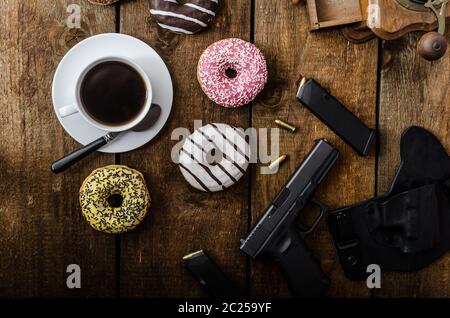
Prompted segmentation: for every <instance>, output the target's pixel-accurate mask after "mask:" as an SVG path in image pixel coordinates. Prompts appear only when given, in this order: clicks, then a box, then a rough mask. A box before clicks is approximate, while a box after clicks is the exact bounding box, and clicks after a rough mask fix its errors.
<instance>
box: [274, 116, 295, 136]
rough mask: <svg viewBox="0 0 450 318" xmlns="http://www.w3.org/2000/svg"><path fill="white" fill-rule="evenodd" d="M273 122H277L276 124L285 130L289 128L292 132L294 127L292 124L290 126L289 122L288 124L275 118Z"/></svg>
mask: <svg viewBox="0 0 450 318" xmlns="http://www.w3.org/2000/svg"><path fill="white" fill-rule="evenodd" d="M275 124H277V125H278V126H280V127H281V128H284V129H286V130H289V131H290V132H291V133H294V132H295V130H296V128H295V127H294V126H292V125H291V124H288V123H286V122H284V121H282V120H281V119H277V120H275Z"/></svg>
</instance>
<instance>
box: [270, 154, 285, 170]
mask: <svg viewBox="0 0 450 318" xmlns="http://www.w3.org/2000/svg"><path fill="white" fill-rule="evenodd" d="M286 158H287V155H282V156H281V157H280V158H278V159H276V160H274V161H272V162H271V163H270V165H269V169H270V170H276V169H277V168H278V167H279V166H280V165H281V164H282V163H283V162H284V161H285V160H286Z"/></svg>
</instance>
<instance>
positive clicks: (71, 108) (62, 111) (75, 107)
mask: <svg viewBox="0 0 450 318" xmlns="http://www.w3.org/2000/svg"><path fill="white" fill-rule="evenodd" d="M105 62H121V63H124V64H127V65H128V66H130V67H132V68H133V69H134V70H135V71H136V72H137V73H139V75H140V76H141V78H142V79H143V81H144V84H145V88H146V93H147V96H146V99H145V104H144V106H143V107H142V110H141V112H140V113H139V114H138V115H137V116H136V117H135V118H134V119H133V120H132V121H130V122H127V123H126V124H124V125H120V126H117V125H115V126H112V125H111V126H110V125H105V124H104V123H101V122H99V121H97V120H96V119H95V118H92V117H91V116H90V115H89V113H88V112H87V111H86V110H85V109H84V106H83V103H82V101H81V85H82V83H83V80H84V77H85V76H86V74H87V73H88V72H89V71H90V70H91V69H92V68H93V67H95V66H97V65H99V64H101V63H105ZM151 106H152V85H151V82H150V79H149V77H148V75H147V74H146V73H145V71H144V70H143V69H142V67H140V66H139V65H138V64H137V63H136V62H134V61H132V60H130V59H129V58H124V57H119V56H114V57H103V58H100V59H97V60H95V61H93V62H91V63H90V64H89V65H87V66H86V67H85V68H84V69H83V70H82V71H81V72H80V74H79V76H78V78H77V81H76V85H75V91H74V102H73V103H71V104H69V105H66V106H63V107H60V108H58V113H59V115H60V116H61V117H67V116H71V115H73V114H80V115H81V116H82V117H83V118H84V119H85V120H86V121H87V122H88V123H90V124H91V125H92V126H94V127H96V128H98V129H101V130H104V131H108V132H121V131H126V130H129V129H131V128H133V127H135V126H136V125H137V124H139V123H140V122H141V121H142V120H143V119H144V118H145V116H146V115H147V114H148V112H149V111H150V108H151Z"/></svg>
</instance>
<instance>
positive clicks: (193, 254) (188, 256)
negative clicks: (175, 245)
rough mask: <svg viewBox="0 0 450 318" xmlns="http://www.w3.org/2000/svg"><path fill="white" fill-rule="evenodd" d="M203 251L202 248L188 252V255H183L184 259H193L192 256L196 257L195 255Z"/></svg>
mask: <svg viewBox="0 0 450 318" xmlns="http://www.w3.org/2000/svg"><path fill="white" fill-rule="evenodd" d="M202 252H203V250H200V251H197V252H194V253H191V254H188V255H186V256H183V261H186V260H188V259H191V258H192V257H194V256H195V255H197V254H200V253H202Z"/></svg>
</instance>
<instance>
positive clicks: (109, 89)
mask: <svg viewBox="0 0 450 318" xmlns="http://www.w3.org/2000/svg"><path fill="white" fill-rule="evenodd" d="M80 97H81V102H82V104H83V108H84V110H85V111H86V112H87V113H88V115H89V116H90V117H92V119H94V120H95V121H97V122H99V123H101V124H104V125H108V126H121V125H126V124H127V123H129V122H131V121H133V120H134V119H136V117H137V116H138V115H139V114H140V113H141V112H142V110H143V108H144V106H145V104H146V99H147V87H146V85H145V81H144V79H143V78H142V76H141V75H140V74H139V73H138V72H137V71H136V70H135V69H134V68H133V67H132V66H130V65H128V64H125V63H122V62H119V61H107V62H102V63H100V64H97V65H95V66H94V67H92V68H91V69H90V70H89V71H88V72H87V73H86V75H85V76H84V78H83V81H82V83H81V87H80Z"/></svg>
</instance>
